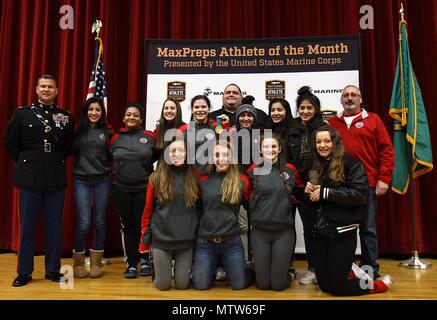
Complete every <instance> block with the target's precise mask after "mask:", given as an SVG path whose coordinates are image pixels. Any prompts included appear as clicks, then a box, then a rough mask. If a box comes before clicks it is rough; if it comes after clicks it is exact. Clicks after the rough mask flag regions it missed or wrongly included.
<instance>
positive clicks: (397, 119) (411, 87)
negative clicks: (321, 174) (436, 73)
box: [390, 19, 433, 194]
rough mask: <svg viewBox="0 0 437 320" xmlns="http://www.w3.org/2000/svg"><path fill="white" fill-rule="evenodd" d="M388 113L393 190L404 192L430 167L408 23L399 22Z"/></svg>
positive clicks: (426, 135) (426, 134) (428, 147)
mask: <svg viewBox="0 0 437 320" xmlns="http://www.w3.org/2000/svg"><path fill="white" fill-rule="evenodd" d="M390 116H391V117H392V118H394V133H393V144H394V149H395V170H394V172H393V182H392V189H393V191H395V192H397V193H400V194H404V193H406V192H407V189H408V184H409V179H410V177H409V173H410V171H411V170H412V173H413V178H415V177H418V176H420V175H422V174H425V173H427V172H429V171H431V170H432V167H433V165H432V150H431V139H430V136H429V129H428V120H427V119H426V112H425V106H424V104H423V99H422V94H421V92H420V88H419V84H418V83H417V79H416V75H415V74H414V71H413V66H412V64H411V60H410V51H409V49H408V35H407V23H406V21H405V20H404V19H402V20H401V21H400V23H399V56H398V62H397V66H396V75H395V80H394V84H393V91H392V94H391V101H390Z"/></svg>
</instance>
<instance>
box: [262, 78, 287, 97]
mask: <svg viewBox="0 0 437 320" xmlns="http://www.w3.org/2000/svg"><path fill="white" fill-rule="evenodd" d="M276 98H282V99H285V81H283V80H270V81H266V99H267V100H272V99H276Z"/></svg>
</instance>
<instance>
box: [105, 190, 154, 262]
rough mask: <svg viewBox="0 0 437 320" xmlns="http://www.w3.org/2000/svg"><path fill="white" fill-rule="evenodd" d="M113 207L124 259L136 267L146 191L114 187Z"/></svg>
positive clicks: (138, 259)
mask: <svg viewBox="0 0 437 320" xmlns="http://www.w3.org/2000/svg"><path fill="white" fill-rule="evenodd" d="M112 190H113V196H114V202H115V207H116V210H117V212H118V214H119V215H120V220H121V233H122V242H123V250H124V255H125V259H126V260H127V263H128V265H129V266H134V267H136V266H137V264H138V262H139V261H140V254H139V252H138V246H139V244H140V237H141V217H142V215H143V210H144V205H145V202H146V191H145V190H144V191H140V192H122V191H121V190H120V189H118V188H116V187H114V188H113V189H112Z"/></svg>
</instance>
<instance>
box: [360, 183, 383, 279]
mask: <svg viewBox="0 0 437 320" xmlns="http://www.w3.org/2000/svg"><path fill="white" fill-rule="evenodd" d="M376 208H377V199H376V193H375V188H370V189H369V201H368V203H367V215H366V218H365V220H364V223H362V224H361V225H360V242H361V265H368V266H371V267H372V268H373V270H374V271H376V272H379V264H378V263H377V262H376V259H377V258H378V239H377V236H376Z"/></svg>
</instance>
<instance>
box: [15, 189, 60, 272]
mask: <svg viewBox="0 0 437 320" xmlns="http://www.w3.org/2000/svg"><path fill="white" fill-rule="evenodd" d="M64 198H65V190H61V191H53V192H46V191H41V192H39V191H29V190H25V189H20V248H19V252H18V273H22V274H31V273H32V272H33V266H34V265H33V257H34V254H35V235H36V228H37V225H38V217H39V211H40V209H41V204H44V235H45V269H46V272H59V269H60V267H61V237H62V211H63V209H64Z"/></svg>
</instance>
